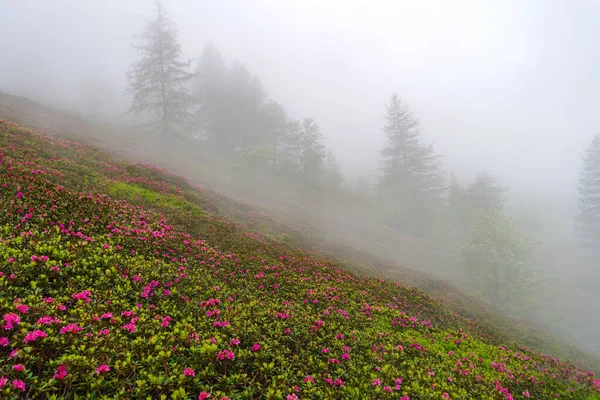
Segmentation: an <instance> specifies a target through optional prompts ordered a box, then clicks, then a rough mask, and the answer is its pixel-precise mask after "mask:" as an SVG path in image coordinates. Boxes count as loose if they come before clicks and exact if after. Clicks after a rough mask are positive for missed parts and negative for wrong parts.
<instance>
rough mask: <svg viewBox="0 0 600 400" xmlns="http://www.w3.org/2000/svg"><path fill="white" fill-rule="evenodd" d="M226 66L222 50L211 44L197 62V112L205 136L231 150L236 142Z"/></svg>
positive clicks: (195, 92)
mask: <svg viewBox="0 0 600 400" xmlns="http://www.w3.org/2000/svg"><path fill="white" fill-rule="evenodd" d="M227 73H228V69H227V64H226V63H225V60H224V59H223V57H222V56H221V53H220V52H219V50H218V49H217V48H216V47H215V46H214V45H213V44H212V43H209V44H207V45H206V46H205V47H204V50H203V51H202V54H201V55H200V58H199V60H198V66H197V71H196V81H195V85H194V96H195V97H196V99H197V101H198V103H199V105H200V107H199V108H198V110H197V113H196V119H197V122H198V125H199V126H200V128H201V130H202V135H203V136H204V137H205V138H207V139H209V140H210V141H211V142H212V144H213V145H214V146H215V147H216V148H219V149H227V148H229V147H231V146H230V145H229V143H230V142H233V139H232V138H231V137H230V132H228V129H227V128H228V126H227V124H228V121H229V119H230V118H231V116H230V115H229V108H228V107H229V105H228V102H229V99H228V94H229V92H228V90H229V89H228V87H227V81H226V79H227Z"/></svg>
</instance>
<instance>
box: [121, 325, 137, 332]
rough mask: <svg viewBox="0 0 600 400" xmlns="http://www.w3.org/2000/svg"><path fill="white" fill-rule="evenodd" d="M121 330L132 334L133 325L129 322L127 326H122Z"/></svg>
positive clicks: (133, 330)
mask: <svg viewBox="0 0 600 400" xmlns="http://www.w3.org/2000/svg"><path fill="white" fill-rule="evenodd" d="M123 329H125V330H126V331H128V332H131V333H134V332H135V324H133V323H131V322H130V323H128V324H125V325H123Z"/></svg>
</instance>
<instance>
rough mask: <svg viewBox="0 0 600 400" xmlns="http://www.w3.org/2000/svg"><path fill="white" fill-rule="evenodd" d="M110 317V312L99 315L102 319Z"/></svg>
mask: <svg viewBox="0 0 600 400" xmlns="http://www.w3.org/2000/svg"><path fill="white" fill-rule="evenodd" d="M112 317H113V315H112V313H104V314H102V315H101V316H100V318H102V319H110V318H112Z"/></svg>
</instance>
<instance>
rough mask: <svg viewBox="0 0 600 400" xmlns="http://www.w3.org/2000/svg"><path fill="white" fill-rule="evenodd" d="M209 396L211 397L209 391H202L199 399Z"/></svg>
mask: <svg viewBox="0 0 600 400" xmlns="http://www.w3.org/2000/svg"><path fill="white" fill-rule="evenodd" d="M208 398H210V393H208V392H201V393H200V394H199V395H198V400H206V399H208Z"/></svg>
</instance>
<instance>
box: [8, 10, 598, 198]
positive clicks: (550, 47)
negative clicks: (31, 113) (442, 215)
mask: <svg viewBox="0 0 600 400" xmlns="http://www.w3.org/2000/svg"><path fill="white" fill-rule="evenodd" d="M153 3H154V2H153V1H152V0H126V1H123V0H86V1H81V0H62V1H61V0H54V1H46V0H37V1H36V0H20V1H13V0H0V15H1V16H2V24H0V51H1V53H0V54H2V56H1V57H0V90H4V91H8V92H10V93H13V94H20V95H27V96H32V97H35V98H38V99H41V100H45V101H50V100H56V101H58V102H59V103H64V104H73V105H76V104H78V103H81V102H82V97H83V98H85V96H86V93H88V92H89V90H90V88H93V87H100V88H102V89H103V90H108V91H109V93H110V90H111V89H112V90H113V92H114V93H113V94H114V96H115V104H116V107H115V108H116V109H122V108H123V107H126V105H127V104H126V102H125V99H124V98H123V97H122V90H123V88H124V85H125V71H126V69H127V68H128V65H129V63H130V62H131V61H132V60H134V57H135V53H134V52H133V51H132V49H131V47H130V43H131V41H132V35H133V34H135V33H139V32H140V31H141V30H142V28H143V26H144V19H145V18H147V17H150V16H152V13H153V11H154V8H153V6H154V4H153ZM164 3H165V5H166V7H167V9H168V11H169V12H170V14H171V16H172V17H173V19H174V20H175V21H176V23H177V24H178V28H179V33H180V39H181V44H182V47H183V50H184V52H185V53H186V55H188V56H189V57H197V56H198V55H199V53H200V51H201V50H202V47H203V46H204V44H205V43H206V42H207V41H209V40H210V41H212V42H213V43H214V44H215V45H216V46H217V47H218V48H219V49H220V50H221V51H222V53H223V55H224V56H225V57H226V59H227V60H232V59H239V60H240V61H242V62H244V63H245V64H246V65H247V66H248V67H249V69H250V70H252V71H253V72H255V73H257V75H258V76H259V77H260V79H261V80H262V82H263V84H264V85H265V87H266V89H267V91H268V93H269V94H270V95H271V96H272V97H273V98H274V99H276V100H278V101H279V102H281V103H282V104H283V105H284V106H285V107H286V109H287V110H288V113H289V114H290V115H291V116H292V117H295V118H300V117H304V116H313V117H314V118H315V119H316V121H317V122H318V123H319V124H320V126H321V128H322V131H323V133H324V135H325V136H326V141H327V144H328V145H329V146H330V147H332V148H333V149H334V151H335V153H336V154H337V155H338V158H339V159H340V161H341V162H342V165H343V167H344V169H345V170H346V171H347V172H351V173H355V172H357V171H364V170H366V171H368V172H375V169H376V168H377V165H378V164H377V163H378V155H377V150H378V149H379V148H380V146H381V144H382V142H383V134H382V133H381V127H382V126H383V120H382V118H381V117H382V115H383V114H384V107H385V105H386V103H387V101H388V99H389V96H390V94H391V93H392V92H394V91H395V92H397V93H398V94H400V95H401V96H402V97H403V98H404V100H405V101H407V102H408V104H409V105H410V106H411V108H412V109H413V110H414V111H415V113H416V114H417V115H418V116H419V117H420V119H421V122H422V130H423V133H424V135H425V136H426V138H428V139H429V140H432V141H434V142H435V145H436V148H437V150H438V152H440V153H441V154H443V155H444V163H445V165H446V166H447V167H448V168H449V169H454V170H455V171H457V172H458V173H459V174H461V175H462V174H468V175H472V173H473V172H474V171H476V170H483V169H486V170H489V171H490V172H492V173H493V174H495V175H496V176H498V177H499V178H500V180H501V181H502V182H503V183H504V184H506V185H509V184H510V186H511V187H512V188H513V189H516V190H521V189H523V188H531V187H532V186H534V187H535V188H537V189H538V190H540V191H550V190H553V191H556V190H558V191H559V192H560V191H565V192H566V191H569V192H570V194H569V195H570V196H575V184H576V183H575V182H576V179H577V177H578V174H579V165H580V163H581V155H582V152H583V150H584V148H585V147H586V146H587V145H588V143H589V142H590V140H591V137H592V135H593V134H595V133H596V132H598V131H600V113H599V112H598V108H597V107H598V104H600V78H599V77H598V71H599V70H600V57H599V56H598V50H599V49H600V25H598V24H597V21H598V19H599V18H598V17H600V3H598V2H596V1H593V0H589V1H585V0H578V1H553V0H529V1H522V0H521V1H494V2H492V1H482V0H473V1H460V0H455V1H444V0H438V1H434V0H426V1H424V0H419V1H416V0H415V1H394V0H389V1H383V0H379V1H352V0H339V1H333V0H328V1H323V0H303V1H298V2H292V1H289V2H288V1H281V0H254V1H241V0H238V1H233V0H219V1H208V0H205V1H196V0H165V1H164ZM94 85H95V86H94Z"/></svg>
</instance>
